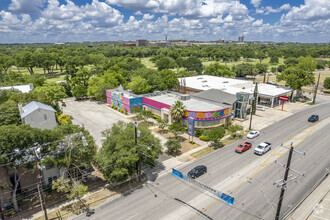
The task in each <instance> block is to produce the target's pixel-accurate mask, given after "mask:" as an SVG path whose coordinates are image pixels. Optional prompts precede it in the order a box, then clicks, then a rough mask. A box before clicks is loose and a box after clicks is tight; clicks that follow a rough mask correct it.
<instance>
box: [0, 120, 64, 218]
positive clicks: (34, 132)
mask: <svg viewBox="0 0 330 220" xmlns="http://www.w3.org/2000/svg"><path fill="white" fill-rule="evenodd" d="M56 139H57V137H56V135H54V133H53V132H52V131H51V130H41V129H38V128H31V127H30V126H29V125H19V126H16V125H4V126H0V145H1V146H2V147H1V148H0V154H1V155H2V156H1V157H0V163H1V164H4V165H3V168H4V170H5V176H6V178H7V182H8V183H9V184H10V187H9V188H10V189H11V195H12V201H13V206H14V210H15V212H18V211H19V207H18V203H17V197H16V196H17V195H16V194H17V189H18V186H19V182H20V180H21V178H22V177H23V176H25V175H28V174H29V173H31V172H33V171H35V169H36V167H35V166H34V160H31V157H32V158H33V156H34V151H33V149H32V148H31V147H32V146H33V145H34V144H35V143H39V144H43V143H48V142H52V141H54V140H56ZM48 152H49V148H48V145H47V146H44V147H42V148H41V149H40V154H44V153H48ZM9 173H12V174H13V176H14V178H13V181H11V179H10V175H9Z"/></svg>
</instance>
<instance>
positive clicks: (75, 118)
mask: <svg viewBox="0 0 330 220" xmlns="http://www.w3.org/2000/svg"><path fill="white" fill-rule="evenodd" d="M65 104H66V107H63V114H67V115H70V116H72V122H73V124H76V125H81V126H84V127H85V128H86V129H87V130H88V131H89V132H90V134H91V135H92V136H93V137H94V139H95V142H96V144H97V146H98V147H101V145H102V141H101V140H102V131H104V130H106V129H107V128H110V127H111V126H112V125H113V124H114V123H116V122H118V121H120V120H122V121H129V120H128V119H126V118H125V117H124V116H123V115H122V114H121V113H119V112H117V111H115V110H113V109H111V108H109V107H108V106H107V104H105V103H98V102H95V101H89V100H84V101H75V100H74V99H66V100H65Z"/></svg>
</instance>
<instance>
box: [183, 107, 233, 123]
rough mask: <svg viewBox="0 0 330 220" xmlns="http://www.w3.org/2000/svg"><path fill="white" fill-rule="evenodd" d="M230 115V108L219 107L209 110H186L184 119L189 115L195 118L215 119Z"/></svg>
mask: <svg viewBox="0 0 330 220" xmlns="http://www.w3.org/2000/svg"><path fill="white" fill-rule="evenodd" d="M229 115H230V109H229V108H226V109H221V110H218V111H211V112H194V111H189V110H188V111H186V114H185V116H184V117H183V118H184V119H187V118H189V117H192V118H194V119H195V120H198V121H200V120H216V119H221V118H224V117H227V116H229Z"/></svg>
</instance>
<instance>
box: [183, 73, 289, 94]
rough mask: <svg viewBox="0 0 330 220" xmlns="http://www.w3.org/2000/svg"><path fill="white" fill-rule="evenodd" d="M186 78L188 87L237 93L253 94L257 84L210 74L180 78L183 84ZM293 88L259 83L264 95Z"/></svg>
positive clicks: (280, 92) (283, 92)
mask: <svg viewBox="0 0 330 220" xmlns="http://www.w3.org/2000/svg"><path fill="white" fill-rule="evenodd" d="M183 79H185V86H186V87H188V88H192V89H196V90H200V91H205V90H209V89H218V90H222V91H224V92H227V93H230V94H235V95H236V93H238V92H247V93H249V94H253V92H254V87H255V84H254V83H253V81H248V80H241V79H232V78H224V77H218V76H210V75H199V76H191V77H184V78H179V79H178V80H179V83H180V85H181V83H182V80H183ZM291 91H292V90H291V89H286V88H282V87H279V86H275V85H271V84H266V83H258V93H259V94H260V95H261V96H262V95H264V96H271V97H274V96H279V95H282V94H286V93H289V92H291Z"/></svg>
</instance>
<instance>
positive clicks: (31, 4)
mask: <svg viewBox="0 0 330 220" xmlns="http://www.w3.org/2000/svg"><path fill="white" fill-rule="evenodd" d="M44 3H45V1H44V0H12V1H11V3H10V5H9V7H8V8H9V10H11V11H12V12H15V13H18V14H29V13H39V11H40V8H41V7H42V6H43V4H44Z"/></svg>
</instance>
